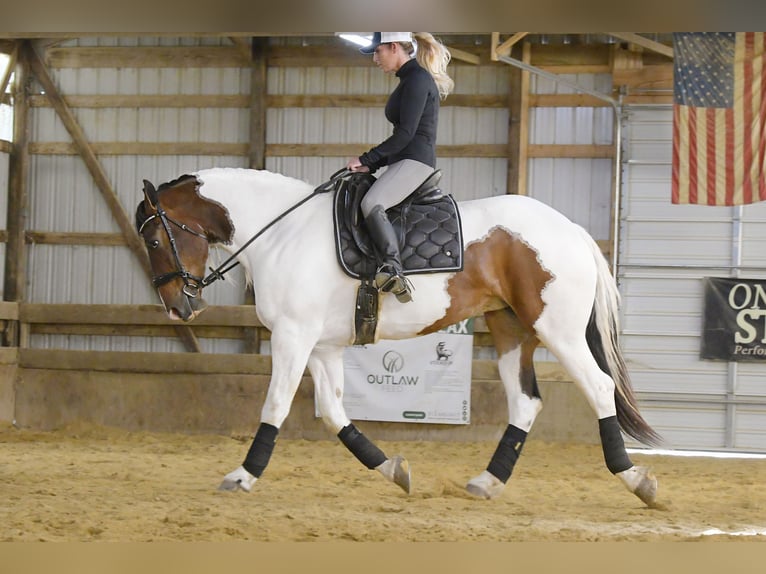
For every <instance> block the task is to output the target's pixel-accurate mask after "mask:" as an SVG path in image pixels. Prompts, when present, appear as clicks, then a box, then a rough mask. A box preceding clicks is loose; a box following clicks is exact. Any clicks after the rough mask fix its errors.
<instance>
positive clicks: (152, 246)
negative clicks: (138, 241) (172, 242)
mask: <svg viewBox="0 0 766 574" xmlns="http://www.w3.org/2000/svg"><path fill="white" fill-rule="evenodd" d="M146 246H147V247H148V248H149V249H157V248H158V247H159V246H160V242H159V241H157V240H156V239H153V240H152V241H147V242H146Z"/></svg>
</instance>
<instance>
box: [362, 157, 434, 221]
mask: <svg viewBox="0 0 766 574" xmlns="http://www.w3.org/2000/svg"><path fill="white" fill-rule="evenodd" d="M433 171H434V168H432V167H431V166H430V165H428V164H425V163H421V162H419V161H415V160H414V159H403V160H400V161H397V162H396V163H393V164H391V165H389V166H388V169H386V171H385V172H383V175H381V176H380V177H379V178H378V179H377V181H376V182H375V183H374V184H372V187H370V189H369V190H368V191H367V193H366V194H365V196H364V199H362V214H364V216H365V217H367V215H368V214H369V213H370V211H372V208H373V207H375V206H376V205H382V206H383V208H384V209H388V208H389V207H393V206H394V205H396V204H398V203H401V202H402V201H404V199H405V198H406V197H407V196H408V195H410V194H411V193H412V192H413V191H415V190H416V189H417V187H418V186H419V185H420V184H421V183H423V182H424V181H425V180H426V178H427V177H428V176H429V175H431V174H432V173H433Z"/></svg>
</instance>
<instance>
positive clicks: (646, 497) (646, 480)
mask: <svg viewBox="0 0 766 574" xmlns="http://www.w3.org/2000/svg"><path fill="white" fill-rule="evenodd" d="M638 471H639V473H640V476H641V480H640V481H639V483H638V486H636V490H634V491H633V494H635V495H636V496H638V497H639V498H640V499H641V501H642V502H643V503H644V504H646V505H647V506H648V507H649V508H654V507H655V505H656V504H657V478H656V477H655V476H654V475H653V474H652V473H651V472H650V471H649V469H648V468H646V467H645V466H640V467H638Z"/></svg>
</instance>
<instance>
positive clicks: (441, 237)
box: [333, 170, 463, 279]
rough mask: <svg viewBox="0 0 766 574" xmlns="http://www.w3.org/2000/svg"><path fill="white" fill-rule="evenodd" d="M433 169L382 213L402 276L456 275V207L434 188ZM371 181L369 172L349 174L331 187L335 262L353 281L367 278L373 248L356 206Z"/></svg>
mask: <svg viewBox="0 0 766 574" xmlns="http://www.w3.org/2000/svg"><path fill="white" fill-rule="evenodd" d="M440 179H441V171H440V170H436V171H434V172H433V174H431V175H430V176H429V177H428V178H427V179H426V180H425V181H424V182H423V183H422V184H421V185H420V186H418V188H417V189H416V190H415V191H414V192H413V193H412V194H410V195H409V196H408V197H407V198H406V199H405V200H404V201H403V202H401V203H400V204H398V205H395V206H394V207H392V208H390V209H388V210H386V213H387V214H388V218H389V220H390V221H391V224H392V225H393V227H394V231H395V232H396V234H397V236H398V238H399V248H400V252H401V256H402V267H403V269H404V274H405V275H410V274H416V273H437V272H452V271H461V270H462V269H463V235H462V229H461V226H460V214H459V212H458V209H457V203H456V202H455V200H454V199H453V198H452V196H451V195H449V194H444V193H442V191H441V189H439V187H438V185H439V180H440ZM374 182H375V177H374V176H373V175H371V174H369V173H354V174H351V175H350V176H349V177H348V178H344V179H343V180H342V183H339V185H338V186H337V187H336V190H335V199H334V202H335V203H334V210H333V217H334V222H335V246H336V254H337V256H338V263H339V264H340V266H341V268H342V269H343V271H344V272H345V273H346V274H347V275H349V276H350V277H353V278H354V279H372V277H373V276H374V275H375V271H376V269H377V260H376V257H375V248H374V247H373V243H372V239H371V238H370V236H369V234H368V232H367V229H366V227H365V225H364V216H363V215H362V210H361V203H362V198H363V197H364V194H365V193H366V192H367V190H368V189H369V188H370V186H371V185H372V184H373V183H374Z"/></svg>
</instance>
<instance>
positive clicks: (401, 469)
mask: <svg viewBox="0 0 766 574" xmlns="http://www.w3.org/2000/svg"><path fill="white" fill-rule="evenodd" d="M375 470H377V471H378V472H380V474H382V475H383V476H385V477H386V478H387V479H388V480H390V481H391V482H393V483H394V484H396V485H398V486H399V487H401V489H402V490H403V491H404V492H406V493H407V494H410V492H412V490H411V482H410V479H411V475H410V463H409V462H407V459H405V458H404V457H403V456H399V455H396V456H394V457H391V458H389V459H386V460H385V461H384V462H383V463H381V464H380V465H378V466H377V467H375Z"/></svg>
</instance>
